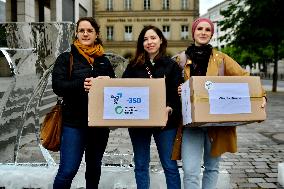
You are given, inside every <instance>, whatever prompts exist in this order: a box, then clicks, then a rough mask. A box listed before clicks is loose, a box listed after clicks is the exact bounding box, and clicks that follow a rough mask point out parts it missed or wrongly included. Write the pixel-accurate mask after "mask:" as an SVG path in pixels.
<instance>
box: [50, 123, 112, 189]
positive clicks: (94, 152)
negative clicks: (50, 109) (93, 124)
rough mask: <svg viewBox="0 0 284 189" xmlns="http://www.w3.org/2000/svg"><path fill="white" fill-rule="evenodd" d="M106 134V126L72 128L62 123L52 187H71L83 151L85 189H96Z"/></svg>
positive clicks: (57, 188) (64, 188) (59, 188)
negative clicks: (57, 160) (57, 161)
mask: <svg viewBox="0 0 284 189" xmlns="http://www.w3.org/2000/svg"><path fill="white" fill-rule="evenodd" d="M108 136H109V129H107V128H89V127H86V128H73V127H68V126H67V125H65V124H63V130H62V136H61V145H60V164H59V169H58V172H57V175H56V177H55V180H54V183H53V188H54V189H69V188H70V187H71V184H72V180H73V178H74V177H75V175H76V174H77V172H78V169H79V167H80V164H81V161H82V157H83V154H84V152H85V161H86V173H85V178H86V189H97V188H98V184H99V180H100V176H101V160H102V157H103V154H104V151H105V148H106V145H107V141H108Z"/></svg>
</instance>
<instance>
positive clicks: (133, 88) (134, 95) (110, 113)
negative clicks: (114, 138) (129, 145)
mask: <svg viewBox="0 0 284 189" xmlns="http://www.w3.org/2000/svg"><path fill="white" fill-rule="evenodd" d="M88 110H89V112H88V114H89V115H88V116H89V123H88V125H89V126H97V127H164V126H166V122H167V117H166V87H165V79H164V78H159V79H148V78H145V79H144V78H141V79H140V78H139V79H138V78H137V79H136V78H133V79H132V78H115V79H93V86H92V88H91V90H90V91H89V105H88Z"/></svg>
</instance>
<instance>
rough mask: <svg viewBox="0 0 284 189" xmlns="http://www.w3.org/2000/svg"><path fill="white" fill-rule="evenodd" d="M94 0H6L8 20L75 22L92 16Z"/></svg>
mask: <svg viewBox="0 0 284 189" xmlns="http://www.w3.org/2000/svg"><path fill="white" fill-rule="evenodd" d="M92 3H93V1H92V0H6V22H50V21H56V22H61V21H71V22H75V21H76V20H78V19H79V17H82V16H92Z"/></svg>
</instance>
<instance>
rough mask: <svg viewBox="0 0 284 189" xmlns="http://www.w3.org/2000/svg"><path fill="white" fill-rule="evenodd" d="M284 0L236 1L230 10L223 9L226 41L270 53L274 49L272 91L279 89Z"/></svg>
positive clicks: (240, 46)
mask: <svg viewBox="0 0 284 189" xmlns="http://www.w3.org/2000/svg"><path fill="white" fill-rule="evenodd" d="M283 12H284V1H283V0H263V1H259V0H236V1H234V2H233V3H231V4H230V5H229V7H228V9H226V10H223V11H221V15H223V16H224V18H225V19H224V20H223V21H221V22H220V23H219V25H220V27H221V29H222V30H224V31H225V30H227V31H229V33H228V35H226V36H224V37H223V38H222V39H221V40H225V41H227V42H229V43H230V44H232V45H234V46H235V47H238V48H241V49H243V50H247V51H248V52H254V53H255V54H257V55H258V56H259V57H261V54H263V55H265V56H267V55H269V54H270V53H268V52H269V49H272V52H273V53H272V55H271V56H272V57H266V59H272V60H273V62H274V71H273V82H272V91H274V92H276V91H277V76H278V60H279V58H281V57H283V54H281V53H282V52H283V51H282V49H283V41H284V32H283V31H284V22H283V18H284V14H283Z"/></svg>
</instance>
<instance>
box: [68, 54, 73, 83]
mask: <svg viewBox="0 0 284 189" xmlns="http://www.w3.org/2000/svg"><path fill="white" fill-rule="evenodd" d="M72 69H73V55H72V53H71V52H70V57H69V79H71V73H72Z"/></svg>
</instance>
